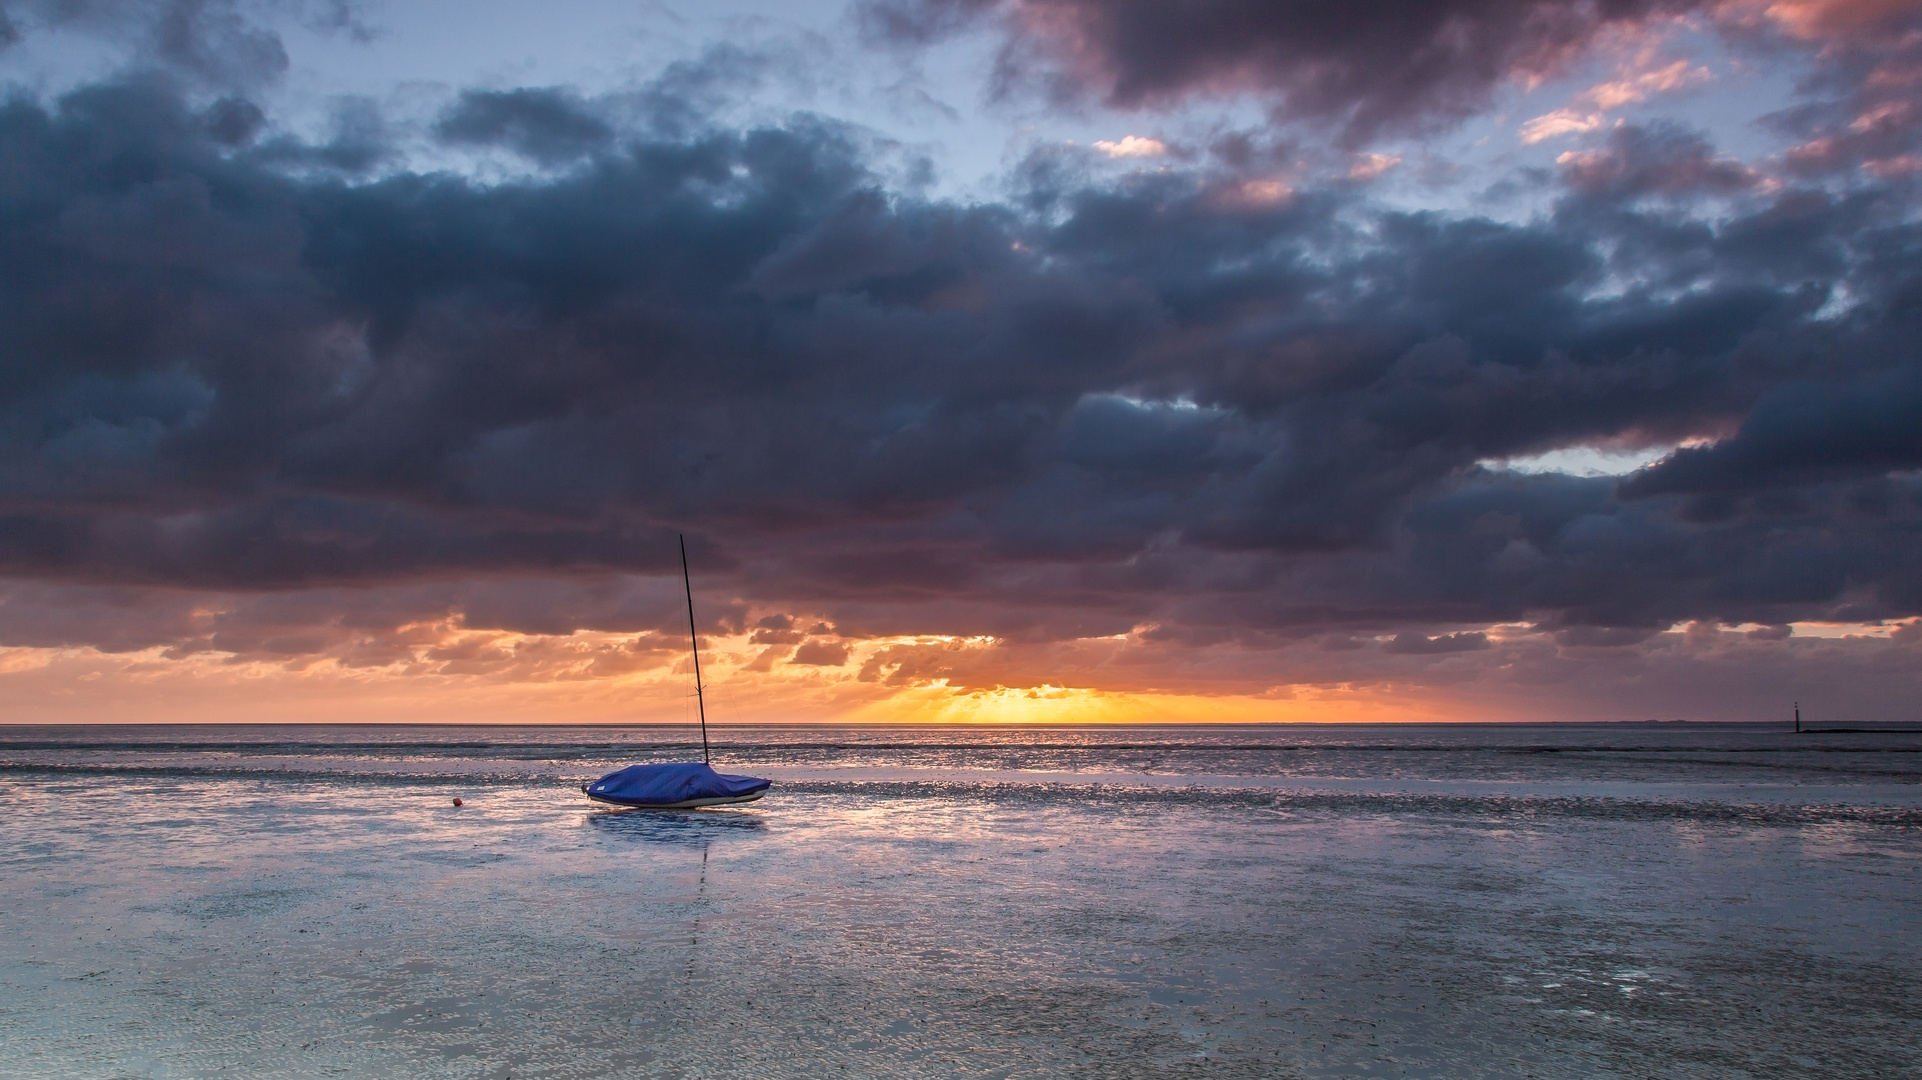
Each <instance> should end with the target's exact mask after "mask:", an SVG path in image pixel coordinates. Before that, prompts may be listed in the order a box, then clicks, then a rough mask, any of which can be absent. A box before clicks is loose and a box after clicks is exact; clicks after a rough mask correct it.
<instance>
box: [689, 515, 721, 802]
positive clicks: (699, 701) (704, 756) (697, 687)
mask: <svg viewBox="0 0 1922 1080" xmlns="http://www.w3.org/2000/svg"><path fill="white" fill-rule="evenodd" d="M681 585H682V586H683V587H685V588H686V589H687V636H688V640H689V641H692V642H693V643H694V704H695V706H696V707H698V708H699V709H700V710H701V760H702V761H703V762H705V763H707V764H709V765H712V764H713V763H714V762H713V759H712V757H710V755H709V753H708V749H707V701H706V700H705V699H704V698H702V697H701V635H700V634H698V633H696V632H695V630H694V580H693V579H692V578H690V577H688V575H687V534H686V533H683V534H681Z"/></svg>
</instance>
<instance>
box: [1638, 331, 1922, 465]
mask: <svg viewBox="0 0 1922 1080" xmlns="http://www.w3.org/2000/svg"><path fill="white" fill-rule="evenodd" d="M1918 420H1922V364H1911V365H1910V366H1909V371H1907V372H1906V373H1904V374H1903V375H1901V376H1897V377H1891V378H1886V379H1882V380H1877V381H1870V382H1864V383H1857V384H1852V385H1847V386H1839V387H1838V386H1824V385H1789V386H1784V387H1782V388H1780V389H1778V390H1775V391H1773V392H1771V393H1770V394H1769V395H1768V396H1767V397H1765V398H1763V399H1762V401H1760V402H1759V403H1757V405H1756V407H1755V409H1754V410H1753V411H1752V412H1750V413H1749V415H1748V417H1747V419H1745V420H1744V421H1743V423H1742V427H1741V430H1739V431H1737V432H1736V433H1735V435H1734V436H1733V437H1732V438H1728V439H1724V440H1722V441H1721V442H1718V443H1715V444H1714V445H1711V446H1702V447H1684V448H1682V449H1680V450H1677V451H1676V452H1675V453H1674V454H1672V455H1670V456H1669V457H1668V458H1666V459H1664V460H1663V461H1661V462H1659V463H1657V464H1655V465H1653V466H1651V467H1649V468H1647V469H1644V470H1642V471H1641V472H1639V473H1637V474H1636V475H1635V476H1632V477H1630V478H1629V479H1628V480H1626V481H1624V482H1623V484H1622V492H1623V494H1625V495H1628V496H1630V497H1635V496H1642V495H1654V494H1660V493H1665V492H1678V491H1680V492H1726V491H1746V490H1751V489H1755V488H1766V487H1795V486H1800V485H1805V484H1809V483H1811V482H1818V481H1821V480H1826V479H1835V478H1851V477H1870V478H1873V477H1879V476H1883V475H1886V474H1888V473H1890V472H1897V471H1907V470H1913V469H1918V468H1922V423H1918Z"/></svg>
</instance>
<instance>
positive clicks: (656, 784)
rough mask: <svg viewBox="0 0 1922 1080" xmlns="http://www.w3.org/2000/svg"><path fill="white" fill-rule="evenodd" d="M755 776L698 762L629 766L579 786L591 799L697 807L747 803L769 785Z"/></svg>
mask: <svg viewBox="0 0 1922 1080" xmlns="http://www.w3.org/2000/svg"><path fill="white" fill-rule="evenodd" d="M772 783H773V781H771V780H762V779H760V778H759V777H754V776H727V775H724V774H722V773H717V772H715V771H714V770H713V769H712V768H710V767H709V766H707V765H706V764H704V763H702V762H699V761H675V762H668V763H665V764H660V765H629V766H628V767H627V768H625V769H622V770H620V771H619V772H611V773H608V774H607V775H606V776H603V777H601V778H600V779H599V780H596V781H594V782H593V783H591V784H589V785H587V786H586V787H584V788H582V789H581V790H582V791H585V792H587V794H588V795H589V796H591V797H593V798H596V799H600V800H602V801H604V802H612V803H621V804H623V805H625V806H690V805H692V806H699V805H703V804H708V805H712V804H714V803H723V802H746V801H747V800H748V799H751V798H753V797H755V796H758V795H759V794H760V793H761V792H763V791H766V790H767V789H768V786H769V785H770V784H772Z"/></svg>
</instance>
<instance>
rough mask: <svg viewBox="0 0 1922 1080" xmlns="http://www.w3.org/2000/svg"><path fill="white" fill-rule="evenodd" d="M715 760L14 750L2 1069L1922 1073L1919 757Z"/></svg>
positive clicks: (914, 734) (683, 739)
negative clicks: (605, 798) (710, 798)
mask: <svg viewBox="0 0 1922 1080" xmlns="http://www.w3.org/2000/svg"><path fill="white" fill-rule="evenodd" d="M713 743H714V747H713V749H714V760H715V764H716V766H717V767H719V768H720V769H722V771H731V772H745V773H751V774H755V775H761V776H768V777H772V778H773V779H774V780H775V786H774V789H773V791H772V792H771V794H770V795H769V796H768V797H767V798H766V799H764V800H763V801H761V802H759V803H755V804H752V805H751V806H748V807H745V808H742V809H737V810H710V811H701V812H690V813H658V812H645V811H610V810H607V809H601V808H596V807H595V806H593V805H592V804H589V803H587V802H586V800H585V799H583V798H582V797H581V796H580V794H579V792H578V786H579V784H580V783H581V782H583V781H585V780H587V779H591V778H592V777H594V776H597V775H599V774H601V773H603V772H606V771H609V770H612V769H614V768H618V767H620V766H623V765H627V764H631V763H633V762H637V761H650V760H679V759H686V758H688V757H689V756H690V755H694V756H698V753H699V743H698V739H697V738H695V737H693V736H692V734H691V733H690V732H689V731H688V730H687V729H678V728H677V729H666V728H551V727H549V728H497V727H374V726H351V725H343V726H299V727H292V726H287V727H283V726H259V727H212V726H208V727H135V726H128V727H67V728H52V727H44V728H27V727H10V728H9V727H0V1047H3V1048H4V1051H3V1052H0V1057H3V1058H4V1059H5V1061H4V1062H0V1075H5V1076H34V1077H37V1076H50V1077H67V1076H71V1077H108V1076H129V1077H202V1076H211V1075H215V1074H227V1075H237V1076H249V1077H254V1076H259V1077H282V1076H286V1077H293V1076H351V1077H360V1076H366V1077H375V1076H382V1077H385V1076H410V1077H412V1076H421V1077H439V1076H445V1077H490V1078H491V1077H528V1078H534V1077H555V1078H559V1077H602V1076H608V1077H613V1076H664V1077H683V1076H685V1077H700V1076H714V1077H722V1076H727V1077H742V1076H877V1077H879V1076H906V1077H919V1076H929V1077H933V1076H999V1077H1041V1076H1050V1077H1052V1076H1116V1077H1121V1076H1127V1077H1157V1076H1191V1075H1200V1076H1261V1077H1270V1076H1276V1077H1287V1076H1312V1077H1341V1076H1368V1077H1402V1076H1416V1077H1472V1076H1489V1077H1587V1076H1596V1077H1614V1076H1620V1077H1631V1076H1632V1077H1650V1076H1676V1077H1795V1076H1807V1077H1818V1076H1819V1077H1838V1076H1863V1077H1896V1076H1916V1075H1922V1071H1919V1070H1918V1066H1917V1062H1918V1061H1922V932H1918V931H1922V735H1914V734H1904V733H1895V732H1883V733H1855V734H1837V733H1829V734H1804V735H1799V736H1798V735H1796V734H1794V733H1793V732H1792V731H1790V730H1787V729H1786V728H1785V727H1784V726H1780V725H1772V726H1764V725H1753V726H1744V725H1707V724H1649V725H1640V724H1638V725H1593V726H1573V725H1566V726H1565V725H1553V726H1550V725H1544V726H1512V725H1433V726H1365V727H1361V726H1358V727H1320V726H1314V727H1302V726H1288V727H1200V728H1197V727H1181V728H1138V727H1129V728H1027V727H1023V728H932V727H885V728H883V727H866V728H825V727H799V726H796V727H753V728H744V727H731V728H717V729H715V730H714V731H713ZM456 797H458V798H460V799H461V800H462V801H463V803H464V805H463V806H462V807H460V808H458V809H457V808H455V807H454V806H453V799H454V798H456Z"/></svg>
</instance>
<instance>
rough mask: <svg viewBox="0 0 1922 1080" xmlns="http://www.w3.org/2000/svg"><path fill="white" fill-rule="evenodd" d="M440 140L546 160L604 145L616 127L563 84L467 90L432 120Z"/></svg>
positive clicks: (551, 162) (573, 155)
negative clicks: (568, 90)
mask: <svg viewBox="0 0 1922 1080" xmlns="http://www.w3.org/2000/svg"><path fill="white" fill-rule="evenodd" d="M434 134H435V136H437V137H438V138H440V139H441V140H442V141H444V142H449V143H455V144H466V145H481V146H493V145H498V146H504V147H506V148H507V149H509V150H512V151H514V152H515V153H517V154H521V155H523V156H525V157H529V158H532V159H533V160H535V161H538V162H540V163H542V164H544V165H555V164H560V163H563V162H568V161H574V160H576V159H578V158H581V157H584V156H586V155H588V154H590V153H592V152H594V151H595V150H598V149H600V148H601V147H603V146H605V145H607V143H608V141H609V140H611V139H612V138H613V137H614V129H613V128H611V127H609V126H608V124H607V122H606V121H604V120H602V119H600V118H599V117H597V116H595V115H593V113H592V112H590V111H589V109H588V108H587V106H586V104H585V103H584V102H582V101H581V100H580V99H579V98H578V97H576V96H574V95H572V94H569V93H567V92H566V91H563V90H557V89H552V88H547V89H538V90H536V89H520V90H468V91H465V92H464V93H462V94H461V96H460V100H459V101H457V102H455V103H454V104H453V105H452V106H451V107H449V108H448V109H447V111H446V112H445V113H443V114H442V115H441V117H440V119H439V120H438V121H436V122H435V124H434Z"/></svg>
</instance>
